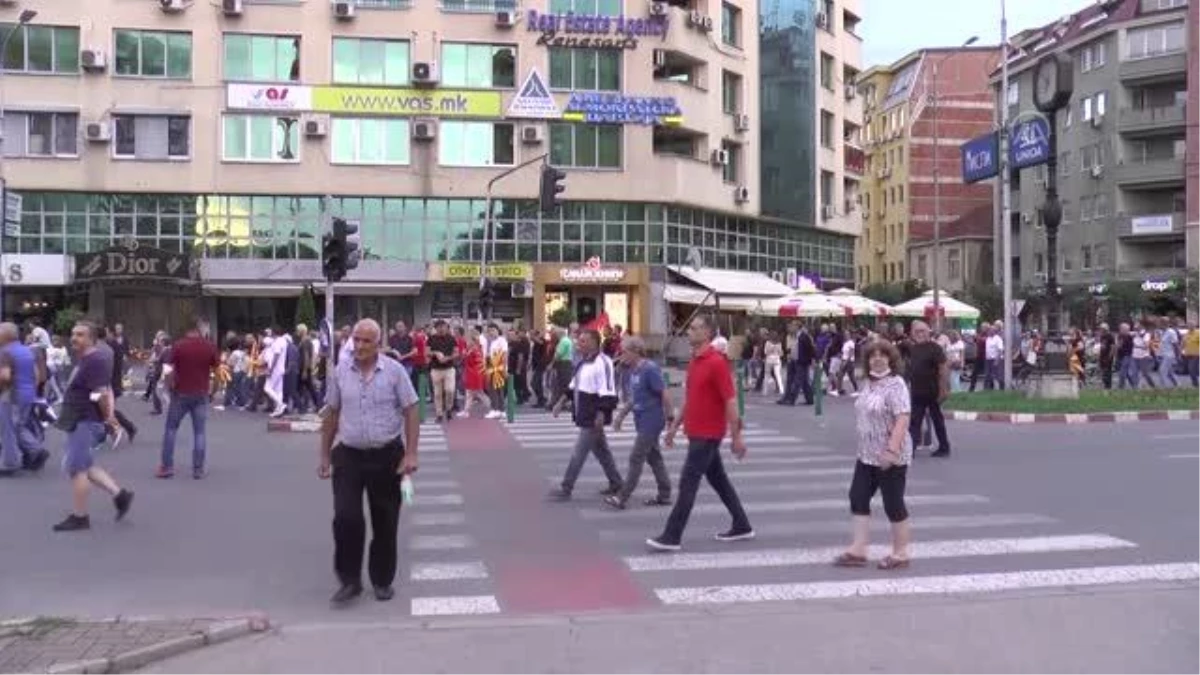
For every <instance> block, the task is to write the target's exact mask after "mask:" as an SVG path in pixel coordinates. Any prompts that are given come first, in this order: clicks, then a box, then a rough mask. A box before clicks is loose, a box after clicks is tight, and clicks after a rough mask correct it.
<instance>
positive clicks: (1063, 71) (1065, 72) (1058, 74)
mask: <svg viewBox="0 0 1200 675" xmlns="http://www.w3.org/2000/svg"><path fill="white" fill-rule="evenodd" d="M1072 80H1073V78H1072V69H1071V60H1070V59H1068V58H1065V57H1063V56H1061V55H1059V54H1047V55H1046V56H1043V57H1042V58H1041V60H1039V61H1038V62H1037V65H1036V66H1035V67H1034V70H1033V103H1034V105H1035V106H1037V109H1038V110H1040V111H1042V112H1044V113H1051V112H1054V111H1056V110H1060V109H1062V108H1064V107H1066V106H1068V105H1070V103H1071V92H1072V90H1073V89H1074V82H1073V81H1072Z"/></svg>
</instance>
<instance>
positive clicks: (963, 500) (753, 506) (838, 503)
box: [579, 471, 987, 520]
mask: <svg viewBox="0 0 1200 675" xmlns="http://www.w3.org/2000/svg"><path fill="white" fill-rule="evenodd" d="M844 473H846V474H847V475H849V472H848V471H847V472H844ZM904 501H905V502H907V503H908V505H909V506H942V505H961V504H983V503H986V502H987V498H986V497H981V496H980V495H957V494H955V495H911V496H906V497H905V498H904ZM882 504H883V501H882V500H881V499H880V498H879V497H878V496H877V497H876V498H875V500H874V501H873V502H872V503H871V506H872V507H876V506H882ZM742 506H743V507H744V508H745V509H746V513H748V514H751V517H753V516H754V515H755V514H760V513H792V512H794V511H829V510H847V509H848V508H849V507H848V505H847V502H846V500H845V499H810V500H799V501H787V502H743V504H742ZM715 513H722V514H723V513H725V505H724V504H721V503H720V502H717V503H715V504H713V503H697V504H696V506H695V507H694V508H693V509H692V515H708V514H715ZM579 515H580V517H582V518H584V519H585V520H610V519H613V518H626V519H634V518H652V519H653V518H662V517H663V514H662V512H660V511H658V510H648V509H645V510H637V511H608V510H604V511H601V510H599V509H598V508H593V510H587V509H584V510H580V512H579Z"/></svg>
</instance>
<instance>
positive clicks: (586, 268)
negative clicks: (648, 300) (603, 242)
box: [558, 256, 625, 284]
mask: <svg viewBox="0 0 1200 675" xmlns="http://www.w3.org/2000/svg"><path fill="white" fill-rule="evenodd" d="M558 278H559V279H562V280H563V281H566V282H569V283H584V284H587V283H591V284H595V283H604V282H606V281H621V280H623V279H624V278H625V268H623V267H605V266H604V263H602V262H600V259H599V258H597V257H594V256H593V257H591V258H588V261H587V262H586V263H584V264H583V265H582V266H580V267H564V268H562V269H560V270H559V271H558Z"/></svg>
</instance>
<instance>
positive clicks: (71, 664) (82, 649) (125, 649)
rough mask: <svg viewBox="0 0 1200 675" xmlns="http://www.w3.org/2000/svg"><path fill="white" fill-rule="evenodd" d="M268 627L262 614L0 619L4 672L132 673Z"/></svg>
mask: <svg viewBox="0 0 1200 675" xmlns="http://www.w3.org/2000/svg"><path fill="white" fill-rule="evenodd" d="M266 627H267V622H266V619H265V618H261V617H259V618H240V619H200V618H198V619H138V618H123V617H117V618H113V619H103V620H95V621H88V620H83V621H76V620H72V619H58V618H35V619H24V620H14V621H6V622H3V623H0V673H110V672H130V671H132V670H136V669H138V668H141V667H143V666H145V665H147V664H149V663H152V662H154V661H157V660H160V659H164V658H168V657H171V656H176V655H178V654H182V653H184V652H186V651H190V650H193V649H198V648H200V647H203V646H205V645H211V644H217V643H219V642H224V641H226V640H231V639H234V638H237V637H242V636H244V635H249V634H250V633H251V632H254V631H261V630H265V629H266Z"/></svg>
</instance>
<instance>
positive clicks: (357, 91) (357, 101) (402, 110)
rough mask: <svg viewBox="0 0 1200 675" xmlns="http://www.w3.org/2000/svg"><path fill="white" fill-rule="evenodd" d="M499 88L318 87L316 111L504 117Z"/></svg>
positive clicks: (392, 115) (316, 89)
mask: <svg viewBox="0 0 1200 675" xmlns="http://www.w3.org/2000/svg"><path fill="white" fill-rule="evenodd" d="M500 103H501V101H500V92H498V91H460V90H454V89H398V88H366V87H315V88H314V89H313V93H312V104H313V110H314V111H315V112H324V113H351V114H355V115H386V116H389V117H503V116H504V113H503V112H502V109H501V104H500Z"/></svg>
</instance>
